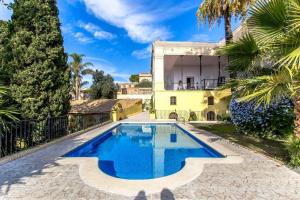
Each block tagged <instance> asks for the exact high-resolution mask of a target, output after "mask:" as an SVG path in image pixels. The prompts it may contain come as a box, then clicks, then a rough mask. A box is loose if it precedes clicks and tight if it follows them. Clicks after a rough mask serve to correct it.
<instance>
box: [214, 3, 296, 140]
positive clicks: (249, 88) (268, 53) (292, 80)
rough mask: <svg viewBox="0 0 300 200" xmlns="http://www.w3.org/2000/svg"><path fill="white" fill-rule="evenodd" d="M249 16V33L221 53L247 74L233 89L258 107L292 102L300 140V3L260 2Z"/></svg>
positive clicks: (238, 69) (231, 64) (234, 83)
mask: <svg viewBox="0 0 300 200" xmlns="http://www.w3.org/2000/svg"><path fill="white" fill-rule="evenodd" d="M249 14H250V17H249V19H247V24H246V25H247V28H248V30H249V34H247V35H245V36H244V37H243V38H241V39H240V40H239V41H237V42H234V43H232V44H229V45H227V46H226V47H223V48H221V49H220V50H219V53H220V54H221V55H228V56H229V60H230V63H229V65H230V66H229V69H230V70H233V71H235V72H247V76H246V78H245V79H242V80H232V82H231V86H230V87H232V86H233V85H234V86H236V88H237V90H236V92H237V94H238V95H239V100H240V101H255V102H257V104H258V105H259V104H262V105H268V104H270V103H271V102H272V101H276V100H280V99H282V98H283V97H288V98H291V99H293V101H294V112H295V118H296V119H295V122H294V126H295V128H294V134H295V135H296V136H298V137H300V1H299V0H259V1H258V2H257V4H256V5H254V6H253V7H252V8H251V9H250V12H249ZM266 69H267V70H266ZM266 71H267V72H266Z"/></svg>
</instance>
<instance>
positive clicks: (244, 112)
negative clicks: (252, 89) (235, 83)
mask: <svg viewBox="0 0 300 200" xmlns="http://www.w3.org/2000/svg"><path fill="white" fill-rule="evenodd" d="M229 109H230V113H231V120H232V123H233V124H234V125H236V126H237V127H238V128H239V130H240V131H241V132H243V133H246V134H254V135H257V136H260V137H267V136H279V137H284V136H287V135H288V134H289V133H291V132H292V131H293V124H294V123H293V121H294V113H293V103H292V101H291V100H289V99H283V100H281V101H279V102H276V103H273V104H271V105H269V106H266V107H264V106H259V107H257V106H256V104H255V103H254V102H237V101H236V100H235V99H234V98H233V99H232V100H231V102H230V106H229Z"/></svg>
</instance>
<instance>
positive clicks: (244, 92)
mask: <svg viewBox="0 0 300 200" xmlns="http://www.w3.org/2000/svg"><path fill="white" fill-rule="evenodd" d="M238 86H239V96H240V97H239V98H238V101H255V102H256V103H257V105H260V104H262V105H269V104H270V103H271V102H272V100H276V99H282V98H283V97H289V96H291V95H292V93H293V92H294V86H293V76H291V74H290V73H289V72H288V71H287V70H285V69H283V70H281V71H279V72H277V73H274V74H273V75H270V76H260V77H255V78H252V79H245V80H240V81H239V84H238Z"/></svg>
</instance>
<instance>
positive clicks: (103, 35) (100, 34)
mask: <svg viewBox="0 0 300 200" xmlns="http://www.w3.org/2000/svg"><path fill="white" fill-rule="evenodd" d="M79 27H81V28H83V29H84V30H86V31H87V32H89V33H91V34H92V35H93V36H94V37H95V38H96V39H99V40H112V39H114V38H116V37H117V36H116V35H115V34H112V33H110V32H107V31H104V30H102V29H101V28H100V27H99V26H97V25H95V24H92V23H84V22H79Z"/></svg>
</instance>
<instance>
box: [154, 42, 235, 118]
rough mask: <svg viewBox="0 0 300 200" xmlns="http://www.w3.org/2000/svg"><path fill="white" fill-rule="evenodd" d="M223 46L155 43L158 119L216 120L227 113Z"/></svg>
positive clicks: (227, 91)
mask: <svg viewBox="0 0 300 200" xmlns="http://www.w3.org/2000/svg"><path fill="white" fill-rule="evenodd" d="M219 45H220V43H203V42H164V41H156V42H154V43H153V48H152V64H151V68H152V69H151V70H152V75H153V106H154V110H155V115H156V118H157V119H169V118H174V117H176V118H184V119H185V120H189V118H190V116H191V113H193V114H192V115H194V117H193V120H198V121H215V120H217V118H218V116H221V115H223V114H225V113H227V112H228V103H229V100H230V95H231V92H230V90H228V89H227V90H219V89H217V87H219V86H221V85H223V84H224V83H225V82H226V80H227V79H228V78H229V73H228V72H227V71H226V66H227V63H228V60H227V57H221V56H217V55H215V50H216V48H217V47H219Z"/></svg>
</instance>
